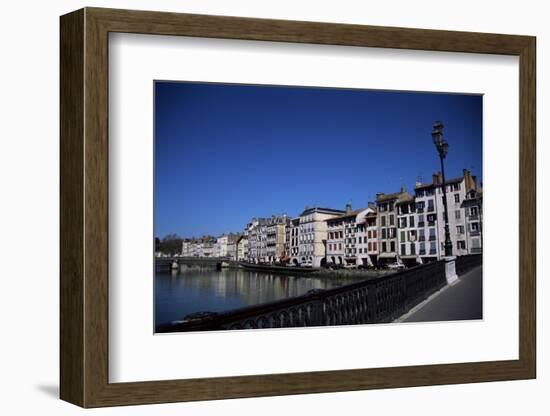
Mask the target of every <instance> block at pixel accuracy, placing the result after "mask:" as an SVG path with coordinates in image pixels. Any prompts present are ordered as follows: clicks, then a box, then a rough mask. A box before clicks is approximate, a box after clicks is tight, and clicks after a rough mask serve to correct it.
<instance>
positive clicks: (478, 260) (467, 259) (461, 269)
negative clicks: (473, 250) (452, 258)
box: [455, 254, 483, 276]
mask: <svg viewBox="0 0 550 416" xmlns="http://www.w3.org/2000/svg"><path fill="white" fill-rule="evenodd" d="M482 262H483V256H482V255H481V254H469V255H467V256H457V258H456V263H455V269H456V274H458V275H459V276H460V275H461V274H464V273H466V272H467V271H469V270H470V269H473V268H474V267H477V266H481V264H482Z"/></svg>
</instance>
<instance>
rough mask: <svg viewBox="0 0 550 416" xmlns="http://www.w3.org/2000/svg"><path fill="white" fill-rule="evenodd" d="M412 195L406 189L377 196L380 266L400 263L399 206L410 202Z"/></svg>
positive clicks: (380, 193)
mask: <svg viewBox="0 0 550 416" xmlns="http://www.w3.org/2000/svg"><path fill="white" fill-rule="evenodd" d="M411 199H412V195H411V194H409V193H408V192H407V191H406V190H405V189H404V188H401V190H400V191H399V192H395V193H392V194H384V193H382V192H379V193H378V194H376V210H377V214H378V221H377V225H378V249H379V255H378V264H379V265H384V264H387V263H393V262H396V261H399V257H398V253H399V252H398V243H399V240H398V235H397V204H398V203H401V202H404V201H410V200H411Z"/></svg>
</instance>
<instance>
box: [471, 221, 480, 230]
mask: <svg viewBox="0 0 550 416" xmlns="http://www.w3.org/2000/svg"><path fill="white" fill-rule="evenodd" d="M470 230H472V231H474V232H476V231H479V222H473V223H471V224H470Z"/></svg>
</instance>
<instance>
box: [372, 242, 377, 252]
mask: <svg viewBox="0 0 550 416" xmlns="http://www.w3.org/2000/svg"><path fill="white" fill-rule="evenodd" d="M376 246H377V244H376V241H373V243H372V250H373V251H376Z"/></svg>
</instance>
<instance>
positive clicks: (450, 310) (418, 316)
mask: <svg viewBox="0 0 550 416" xmlns="http://www.w3.org/2000/svg"><path fill="white" fill-rule="evenodd" d="M481 270H482V268H481V266H478V267H476V268H474V269H472V270H470V271H469V272H467V273H465V274H463V275H462V276H460V277H459V281H458V283H456V284H455V285H453V286H448V287H445V288H444V289H442V290H441V291H440V292H439V293H438V294H436V295H435V296H432V298H431V299H429V300H428V301H427V302H426V303H424V304H421V305H419V306H420V307H419V308H418V309H416V311H415V310H414V309H413V311H412V312H409V314H408V315H406V316H405V317H404V319H402V322H426V321H460V320H466V319H481V318H482V317H483V290H482V287H483V286H482V276H481V274H482V273H481Z"/></svg>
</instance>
